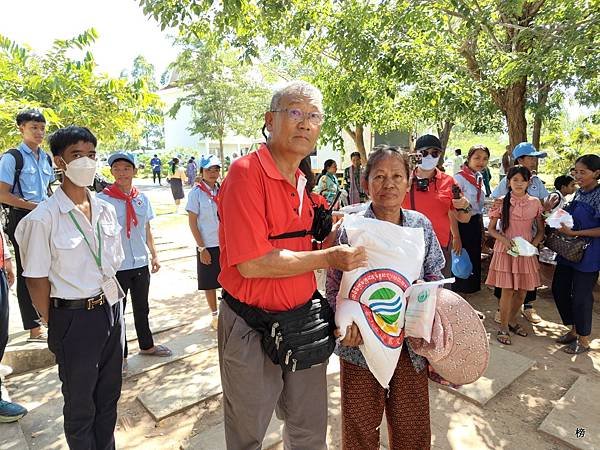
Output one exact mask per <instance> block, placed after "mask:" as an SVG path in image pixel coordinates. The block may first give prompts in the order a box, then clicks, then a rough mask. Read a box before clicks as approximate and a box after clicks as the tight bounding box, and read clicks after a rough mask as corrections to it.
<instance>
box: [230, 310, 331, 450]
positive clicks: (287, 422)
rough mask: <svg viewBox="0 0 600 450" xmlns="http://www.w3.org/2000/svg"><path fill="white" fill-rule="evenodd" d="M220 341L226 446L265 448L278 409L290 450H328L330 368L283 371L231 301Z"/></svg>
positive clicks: (240, 449) (246, 449) (249, 449)
mask: <svg viewBox="0 0 600 450" xmlns="http://www.w3.org/2000/svg"><path fill="white" fill-rule="evenodd" d="M218 338H219V364H220V367H221V384H222V387H223V410H224V415H225V441H226V444H227V448H228V449H230V450H256V449H261V448H262V442H263V439H264V436H265V433H266V430H267V427H268V425H269V422H270V421H271V417H272V416H273V411H274V410H275V411H276V414H277V417H278V418H279V419H281V420H283V421H284V428H283V442H284V448H285V449H286V450H292V449H298V450H300V449H302V450H321V449H326V448H327V443H326V435H327V378H326V370H327V366H326V365H325V364H323V365H320V366H317V367H312V368H310V369H306V370H300V371H298V372H294V373H292V372H284V371H283V370H282V369H281V367H280V366H278V365H275V364H274V363H273V362H272V361H271V360H270V359H269V357H268V356H267V355H266V354H265V353H264V351H263V350H262V347H261V345H260V335H259V334H258V333H257V332H256V331H254V330H253V329H252V328H250V327H249V326H248V324H246V322H245V321H244V319H242V318H241V317H239V316H238V315H237V314H236V313H234V312H233V311H232V310H231V308H229V306H228V305H227V303H226V302H222V303H221V305H220V312H219V328H218Z"/></svg>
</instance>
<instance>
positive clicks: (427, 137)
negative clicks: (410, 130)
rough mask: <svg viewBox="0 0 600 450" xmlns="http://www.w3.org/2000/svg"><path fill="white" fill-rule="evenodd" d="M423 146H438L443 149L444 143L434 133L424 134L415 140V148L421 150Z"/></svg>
mask: <svg viewBox="0 0 600 450" xmlns="http://www.w3.org/2000/svg"><path fill="white" fill-rule="evenodd" d="M422 148H437V149H439V150H441V149H442V143H441V142H440V140H439V139H438V138H437V137H435V136H434V135H433V134H424V135H423V136H421V137H420V138H419V139H417V142H415V150H421V149H422Z"/></svg>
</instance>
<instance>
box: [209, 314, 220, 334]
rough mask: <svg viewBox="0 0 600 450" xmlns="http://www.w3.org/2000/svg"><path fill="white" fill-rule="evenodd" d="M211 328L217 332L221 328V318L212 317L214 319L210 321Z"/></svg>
mask: <svg viewBox="0 0 600 450" xmlns="http://www.w3.org/2000/svg"><path fill="white" fill-rule="evenodd" d="M210 327H211V328H212V329H213V330H215V331H217V328H218V327H219V316H212V319H211V321H210Z"/></svg>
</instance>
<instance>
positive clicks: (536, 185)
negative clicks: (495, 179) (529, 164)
mask: <svg viewBox="0 0 600 450" xmlns="http://www.w3.org/2000/svg"><path fill="white" fill-rule="evenodd" d="M507 192H508V188H507V179H506V177H504V178H502V180H500V183H499V184H498V186H496V189H494V191H493V192H492V198H500V197H504V196H505V195H506V194H507ZM527 193H528V194H529V195H531V196H532V197H536V198H539V199H540V200H544V199H545V198H546V197H548V194H549V192H548V190H547V189H546V186H544V183H542V180H540V177H538V176H536V175H534V176H533V177H531V184H530V185H529V187H528V188H527Z"/></svg>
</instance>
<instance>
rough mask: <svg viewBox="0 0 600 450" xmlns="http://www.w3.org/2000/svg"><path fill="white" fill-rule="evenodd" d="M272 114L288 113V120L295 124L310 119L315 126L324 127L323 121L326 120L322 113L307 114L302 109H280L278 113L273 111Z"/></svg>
mask: <svg viewBox="0 0 600 450" xmlns="http://www.w3.org/2000/svg"><path fill="white" fill-rule="evenodd" d="M271 112H283V113H287V116H288V118H289V119H291V120H293V121H294V122H302V121H303V120H305V119H308V120H309V122H310V123H312V124H313V125H322V124H323V121H324V120H325V116H324V115H323V114H321V113H320V112H307V113H305V112H304V111H302V110H300V109H296V108H292V109H278V110H276V111H271Z"/></svg>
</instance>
